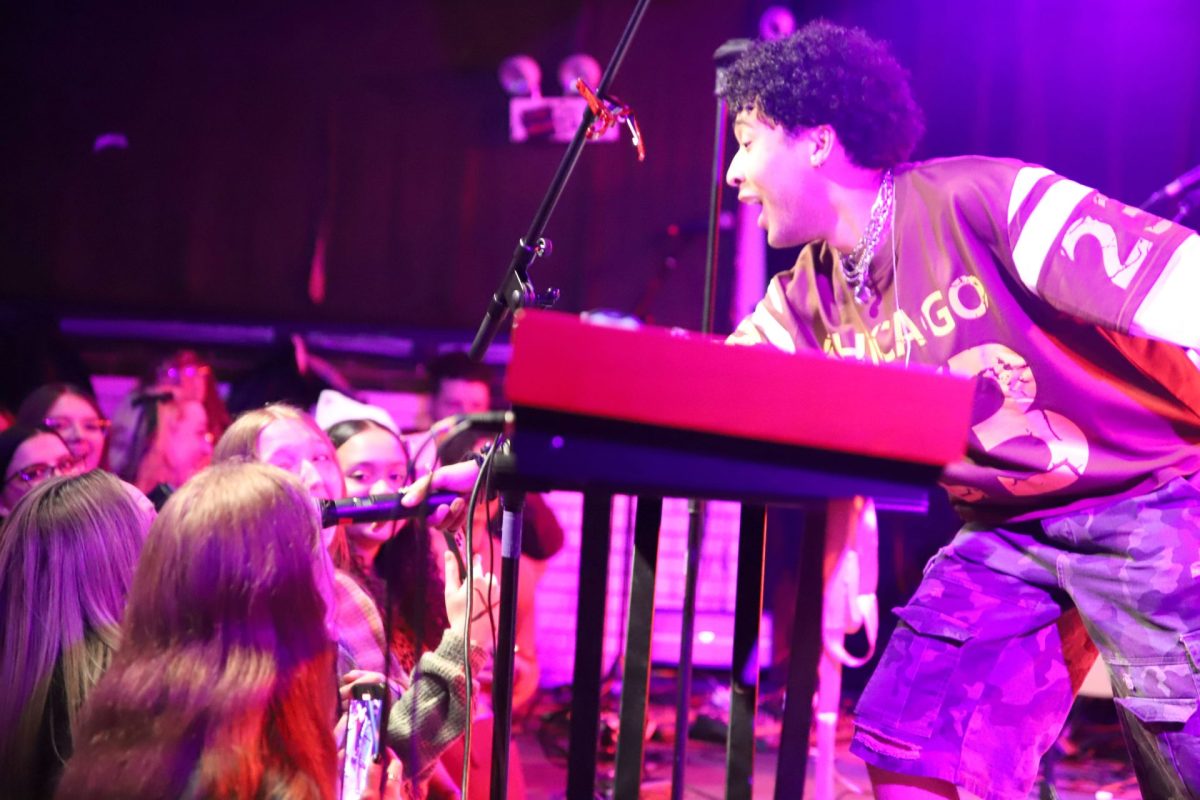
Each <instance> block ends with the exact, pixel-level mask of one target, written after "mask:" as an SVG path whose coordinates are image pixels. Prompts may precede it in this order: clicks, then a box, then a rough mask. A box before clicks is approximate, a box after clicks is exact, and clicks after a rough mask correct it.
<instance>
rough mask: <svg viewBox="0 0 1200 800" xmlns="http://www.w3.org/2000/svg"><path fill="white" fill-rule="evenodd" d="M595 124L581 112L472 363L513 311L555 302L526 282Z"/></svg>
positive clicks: (552, 292)
mask: <svg viewBox="0 0 1200 800" xmlns="http://www.w3.org/2000/svg"><path fill="white" fill-rule="evenodd" d="M649 5H650V0H637V6H635V7H634V9H633V13H632V14H631V15H630V17H629V22H628V23H626V25H625V31H624V32H623V33H622V34H621V39H620V41H618V42H617V47H616V49H615V50H614V51H613V55H612V58H611V59H610V60H609V62H608V66H606V67H605V68H604V73H603V75H602V76H601V77H600V83H599V84H598V85H597V86H596V95H597V96H598V97H604V96H605V95H607V94H608V88H609V86H611V85H612V82H613V79H614V78H615V77H616V75H617V70H618V69H620V67H621V62H622V61H624V60H625V53H626V52H628V50H629V45H630V43H631V42H632V41H633V35H634V34H635V33H636V32H637V29H638V25H640V24H641V22H642V17H644V16H645V15H646V8H647V7H648V6H649ZM595 121H596V115H595V113H594V112H593V111H592V110H591V108H589V109H588V110H587V111H585V112H584V114H583V119H582V120H581V121H580V123H579V127H578V128H577V129H576V130H575V136H574V138H572V139H571V143H570V144H569V145H568V146H567V151H566V152H565V153H563V158H562V161H561V162H559V165H558V170H557V171H556V172H555V173H554V178H553V179H552V180H551V181H550V188H549V189H547V191H546V196H545V197H543V198H542V204H541V205H540V206H538V209H537V212H536V213H535V214H534V215H533V221H532V222H531V223H530V224H529V230H528V231H527V232H526V234H525V236H524V237H522V238H521V239H520V240H519V241H518V242H517V249H516V250H514V251H513V256H512V261H511V262H510V263H509V266H508V271H507V272H506V273H505V274H504V279H503V280H501V281H500V286H499V287H498V288H497V289H496V291H495V293H494V294H493V295H492V300H491V302H490V303H489V304H488V308H487V312H486V313H485V314H484V316H483V322H481V323H480V325H479V330H478V331H477V332H476V334H475V340H474V341H472V342H471V349H470V350H469V351H467V355H468V356H470V358H471V360H472V361H480V360H482V359H483V356H484V354H485V353H487V350H488V347H489V346H490V345H491V343H492V340H493V339H495V338H496V334H497V333H499V331H500V326H501V324H503V322H504V319H505V317H507V316H508V313H509V312H510V311H516V310H517V309H519V308H522V307H524V306H526V305H539V306H548V305H552V304H553V303H554V301H555V300H557V299H558V290H557V289H549V290H547V291H546V292H544V293H539V292H538V291H537V290H535V289H534V288H533V284H532V283H531V282H530V280H529V268H530V267H531V266H532V265H533V261H534V259H536V258H538V257H539V256H544V255H549V254H550V250H551V247H552V245H551V243H550V241H549V240H548V239H546V238H544V237H543V235H542V234H543V233H545V230H546V224H547V223H548V222H549V221H550V215H551V214H553V213H554V209H555V207H556V206H557V205H558V200H559V198H560V197H561V196H562V193H563V189H564V188H566V185H567V181H568V180H569V179H570V177H571V172H572V171H573V170H574V169H575V162H577V161H578V160H579V156H580V154H581V153H582V152H583V146H584V144H586V143H587V134H588V130H589V129H590V128H591V127H592V123H594V122H595Z"/></svg>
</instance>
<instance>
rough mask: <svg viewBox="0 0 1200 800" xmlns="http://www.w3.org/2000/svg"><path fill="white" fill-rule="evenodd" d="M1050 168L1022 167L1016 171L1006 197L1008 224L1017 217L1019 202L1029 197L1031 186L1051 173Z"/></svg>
mask: <svg viewBox="0 0 1200 800" xmlns="http://www.w3.org/2000/svg"><path fill="white" fill-rule="evenodd" d="M1053 174H1054V173H1052V172H1051V171H1050V170H1048V169H1046V168H1045V167H1022V168H1021V171H1020V172H1018V173H1017V177H1016V180H1014V181H1013V187H1012V194H1011V195H1009V197H1008V224H1009V225H1012V221H1013V220H1014V219H1016V217H1017V210H1018V209H1019V208H1020V207H1021V203H1024V202H1025V198H1026V197H1029V193H1030V192H1032V191H1033V187H1034V185H1035V184H1037V182H1038V181H1040V180H1041V179H1042V178H1044V177H1046V176H1047V175H1053Z"/></svg>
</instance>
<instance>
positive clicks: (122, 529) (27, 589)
mask: <svg viewBox="0 0 1200 800" xmlns="http://www.w3.org/2000/svg"><path fill="white" fill-rule="evenodd" d="M41 435H42V436H53V434H41ZM54 438H55V439H57V437H54ZM58 447H59V453H60V458H61V457H63V456H65V454H66V452H67V450H66V447H65V446H64V445H63V444H62V442H61V441H60V442H58ZM130 488H131V487H126V486H123V485H122V484H121V482H120V481H119V480H117V478H116V477H114V476H113V475H110V474H109V473H107V472H104V471H103V470H95V471H92V472H89V473H87V474H86V475H77V476H73V477H59V478H53V479H50V480H45V481H43V482H42V484H41V485H40V486H38V487H37V488H35V489H33V490H32V491H31V492H29V493H28V494H27V495H26V496H25V497H24V498H23V499H22V500H21V502H20V503H18V504H17V505H16V506H15V508H14V509H13V512H12V515H11V516H10V517H9V518H8V520H7V521H6V522H5V523H4V525H3V527H0V686H2V687H3V690H2V691H0V775H2V776H4V777H3V780H4V784H3V789H0V794H3V796H4V797H7V798H13V800H20V799H21V798H43V797H50V796H51V795H52V794H53V793H54V786H55V783H56V782H57V780H58V777H59V775H60V774H61V773H62V769H63V764H64V763H65V762H66V761H67V759H68V758H70V756H71V753H72V750H73V744H72V743H73V741H74V740H73V738H72V732H73V731H74V729H75V727H76V722H77V719H78V717H79V711H80V708H81V706H82V705H83V702H84V699H85V698H86V697H87V696H88V694H89V692H90V691H91V689H92V687H93V686H94V685H95V684H96V682H97V681H98V680H99V679H100V676H101V675H102V674H103V673H104V671H105V669H107V667H108V664H109V662H110V660H111V659H112V654H113V652H114V651H115V650H116V648H117V646H118V642H119V636H118V628H119V626H120V623H121V616H122V614H123V613H124V608H125V598H126V597H127V596H128V594H129V587H130V585H131V583H132V580H133V572H134V566H135V564H136V563H137V559H138V553H139V552H140V550H141V547H142V541H143V539H144V537H145V533H146V530H147V528H148V527H149V525H150V516H151V513H152V511H153V509H145V508H143V507H141V506H139V504H138V502H136V500H135V495H134V493H133V492H132V491H130ZM140 500H141V501H142V502H143V503H144V502H145V498H140Z"/></svg>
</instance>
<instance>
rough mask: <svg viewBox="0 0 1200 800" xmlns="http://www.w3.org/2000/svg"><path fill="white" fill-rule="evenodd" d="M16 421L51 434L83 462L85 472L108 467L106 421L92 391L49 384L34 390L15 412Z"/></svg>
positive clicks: (62, 384)
mask: <svg viewBox="0 0 1200 800" xmlns="http://www.w3.org/2000/svg"><path fill="white" fill-rule="evenodd" d="M17 422H19V423H21V424H23V425H28V426H29V427H31V428H41V429H42V430H46V431H54V432H55V433H57V434H58V435H59V436H61V437H62V439H63V441H64V442H66V443H67V447H69V448H70V449H71V453H72V454H74V455H75V456H77V457H78V458H80V459H82V460H83V470H84V471H85V472H87V471H90V470H93V469H96V468H97V467H103V468H105V469H107V468H108V459H107V455H108V453H107V448H106V447H105V443H106V441H107V436H108V428H109V421H108V419H107V418H106V417H105V416H104V414H103V413H101V411H100V406H99V404H97V403H96V398H95V397H93V396H92V394H91V392H87V391H85V390H83V389H80V388H79V387H77V386H74V385H72V384H69V383H49V384H46V385H45V386H41V387H39V388H37V389H35V390H34V391H33V392H32V393H31V394H30V395H29V396H28V397H26V398H25V400H24V401H23V402H22V403H21V407H20V409H18V410H17Z"/></svg>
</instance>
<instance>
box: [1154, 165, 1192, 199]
mask: <svg viewBox="0 0 1200 800" xmlns="http://www.w3.org/2000/svg"><path fill="white" fill-rule="evenodd" d="M1197 183H1200V164H1197V165H1196V166H1194V167H1192V168H1191V169H1189V170H1188V171H1187V172H1185V173H1183V174H1182V175H1180V176H1179V177H1178V178H1176V179H1175V180H1173V181H1171V182H1170V183H1168V184H1167V185H1166V186H1164V187H1163V188H1161V189H1159V190H1158V191H1157V192H1155V193H1154V194H1152V195H1150V199H1149V200H1147V201H1146V202H1144V203H1142V208H1147V207H1149V206H1152V205H1154V204H1155V203H1157V202H1159V201H1161V200H1169V199H1172V198H1175V197H1178V196H1179V195H1181V194H1183V193H1184V192H1186V191H1187V190H1188V189H1190V188H1192V187H1193V186H1195V185H1196V184H1197Z"/></svg>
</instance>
